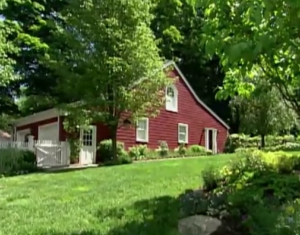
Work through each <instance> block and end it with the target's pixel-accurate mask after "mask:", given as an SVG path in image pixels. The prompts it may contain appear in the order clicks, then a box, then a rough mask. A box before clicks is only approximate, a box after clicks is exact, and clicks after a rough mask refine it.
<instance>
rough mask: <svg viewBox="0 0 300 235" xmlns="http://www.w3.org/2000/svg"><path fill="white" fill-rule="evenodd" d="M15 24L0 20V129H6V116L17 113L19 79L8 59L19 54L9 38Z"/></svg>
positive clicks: (0, 10)
mask: <svg viewBox="0 0 300 235" xmlns="http://www.w3.org/2000/svg"><path fill="white" fill-rule="evenodd" d="M6 4H7V3H6V1H4V2H2V3H1V4H0V12H2V10H3V8H5V7H6ZM15 28H16V23H15V22H11V23H10V24H5V23H4V21H3V20H0V128H2V129H3V128H4V129H5V128H7V124H8V122H7V120H8V118H7V115H13V114H15V113H16V112H17V106H16V105H15V103H14V97H15V96H16V93H15V91H16V89H15V88H16V86H17V87H18V85H17V84H18V81H19V79H20V76H19V74H18V73H17V72H16V71H15V65H16V61H15V60H14V59H13V58H10V55H11V54H17V53H19V49H18V47H16V46H15V45H14V43H13V41H11V40H10V37H11V36H12V35H14V34H15V33H16V31H15Z"/></svg>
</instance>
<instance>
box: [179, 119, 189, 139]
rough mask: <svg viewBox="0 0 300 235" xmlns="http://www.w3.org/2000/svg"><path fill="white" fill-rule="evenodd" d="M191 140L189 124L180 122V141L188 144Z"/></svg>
mask: <svg viewBox="0 0 300 235" xmlns="http://www.w3.org/2000/svg"><path fill="white" fill-rule="evenodd" d="M188 142H189V126H188V125H187V124H183V123H179V124H178V143H180V144H187V143H188Z"/></svg>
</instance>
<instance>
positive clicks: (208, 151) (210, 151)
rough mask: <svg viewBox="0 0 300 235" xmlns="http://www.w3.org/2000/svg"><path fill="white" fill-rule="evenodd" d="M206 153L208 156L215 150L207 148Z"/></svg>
mask: <svg viewBox="0 0 300 235" xmlns="http://www.w3.org/2000/svg"><path fill="white" fill-rule="evenodd" d="M205 155H207V156H210V155H213V151H212V150H210V149H206V150H205Z"/></svg>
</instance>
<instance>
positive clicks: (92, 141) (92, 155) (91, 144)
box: [80, 126, 97, 165]
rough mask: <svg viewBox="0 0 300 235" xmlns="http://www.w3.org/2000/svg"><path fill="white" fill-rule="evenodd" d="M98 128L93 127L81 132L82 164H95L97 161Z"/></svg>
mask: <svg viewBox="0 0 300 235" xmlns="http://www.w3.org/2000/svg"><path fill="white" fill-rule="evenodd" d="M96 131H97V127H96V126H91V127H90V129H88V130H83V129H81V130H80V139H81V143H82V146H81V150H80V164H84V165H86V164H93V163H94V162H95V160H96Z"/></svg>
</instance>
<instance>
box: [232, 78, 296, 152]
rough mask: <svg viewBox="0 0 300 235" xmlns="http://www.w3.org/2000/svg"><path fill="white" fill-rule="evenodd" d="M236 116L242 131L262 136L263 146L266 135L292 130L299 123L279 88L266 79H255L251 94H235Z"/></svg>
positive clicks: (234, 108) (233, 109)
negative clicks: (246, 95)
mask: <svg viewBox="0 0 300 235" xmlns="http://www.w3.org/2000/svg"><path fill="white" fill-rule="evenodd" d="M231 108H232V113H233V117H234V118H238V119H239V121H240V123H241V126H240V127H241V128H240V131H241V132H243V133H246V134H255V135H260V136H261V147H265V136H266V135H268V134H277V133H278V132H280V131H283V130H290V129H291V128H293V127H294V126H295V125H296V124H297V115H296V113H295V112H294V111H293V110H292V109H290V108H289V107H288V106H287V105H286V102H285V101H284V100H283V98H282V96H281V94H280V92H279V91H278V89H277V88H275V87H272V86H271V85H270V84H269V83H268V82H266V80H265V79H263V78H261V77H259V78H256V79H255V89H254V91H253V92H252V93H251V95H250V96H248V97H245V96H235V97H234V98H233V99H232V100H231Z"/></svg>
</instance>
